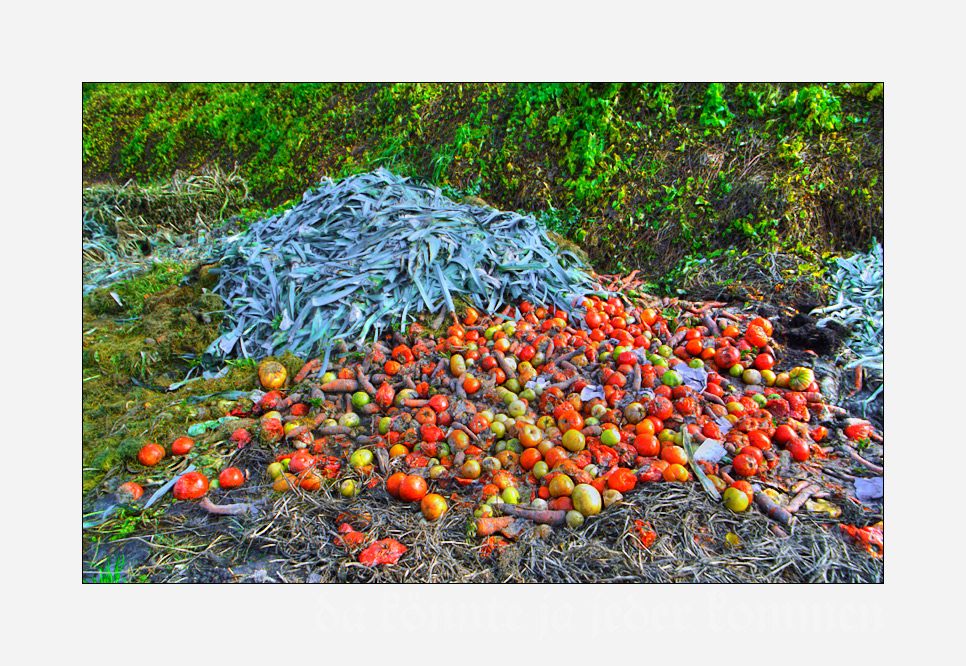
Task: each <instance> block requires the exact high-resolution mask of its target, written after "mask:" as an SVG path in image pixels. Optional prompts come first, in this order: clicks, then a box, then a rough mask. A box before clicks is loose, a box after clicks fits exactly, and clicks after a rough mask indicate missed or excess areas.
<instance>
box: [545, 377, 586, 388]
mask: <svg viewBox="0 0 966 666" xmlns="http://www.w3.org/2000/svg"><path fill="white" fill-rule="evenodd" d="M578 379H580V375H579V374H578V375H574V376H573V377H571V378H570V379H565V380H564V381H562V382H557V383H556V384H551V385H550V386H553V387H555V388H558V389H560V390H561V391H566V390H567V389H569V388H570V387H571V385H572V384H573V383H574V382H576V381H577V380H578Z"/></svg>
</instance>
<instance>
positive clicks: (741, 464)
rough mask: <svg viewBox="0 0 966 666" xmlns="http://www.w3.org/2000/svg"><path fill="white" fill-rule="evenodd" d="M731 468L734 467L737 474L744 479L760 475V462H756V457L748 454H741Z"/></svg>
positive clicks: (732, 462)
mask: <svg viewBox="0 0 966 666" xmlns="http://www.w3.org/2000/svg"><path fill="white" fill-rule="evenodd" d="M731 466H732V467H734V470H735V472H737V473H738V474H740V475H741V476H744V477H749V476H754V475H755V474H757V473H758V461H757V460H755V458H754V456H751V455H749V454H747V453H739V454H738V455H736V456H735V457H734V460H732V461H731Z"/></svg>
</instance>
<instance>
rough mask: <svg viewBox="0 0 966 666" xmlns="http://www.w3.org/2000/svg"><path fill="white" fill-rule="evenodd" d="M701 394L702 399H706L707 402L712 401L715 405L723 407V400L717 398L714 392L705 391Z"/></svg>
mask: <svg viewBox="0 0 966 666" xmlns="http://www.w3.org/2000/svg"><path fill="white" fill-rule="evenodd" d="M701 395H702V396H704V399H705V400H707V401H708V402H713V403H715V404H716V405H721V406H722V407H724V404H725V401H724V400H722V399H721V398H719V397H718V396H716V395H715V394H714V393H708V392H707V391H705V392H703V393H702V394H701Z"/></svg>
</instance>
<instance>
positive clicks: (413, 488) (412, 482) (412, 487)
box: [399, 474, 427, 502]
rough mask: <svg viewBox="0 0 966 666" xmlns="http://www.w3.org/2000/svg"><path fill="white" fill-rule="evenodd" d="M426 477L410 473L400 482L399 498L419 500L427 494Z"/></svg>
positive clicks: (410, 500) (406, 500)
mask: <svg viewBox="0 0 966 666" xmlns="http://www.w3.org/2000/svg"><path fill="white" fill-rule="evenodd" d="M426 491H427V486H426V479H424V478H423V477H421V476H416V475H415V474H409V475H407V476H406V478H404V479H403V480H402V482H401V483H400V484H399V499H401V500H403V501H405V502H418V501H420V500H421V499H423V498H424V497H425V496H426Z"/></svg>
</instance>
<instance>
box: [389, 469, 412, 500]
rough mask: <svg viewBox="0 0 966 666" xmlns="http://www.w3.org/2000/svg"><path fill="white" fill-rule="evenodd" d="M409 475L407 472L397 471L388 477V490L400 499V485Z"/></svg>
mask: <svg viewBox="0 0 966 666" xmlns="http://www.w3.org/2000/svg"><path fill="white" fill-rule="evenodd" d="M407 476H408V475H407V474H406V473H405V472H396V473H394V474H392V475H390V476H389V478H388V479H386V492H388V493H389V494H390V495H392V496H393V497H395V498H396V499H399V486H400V484H402V482H403V480H404V479H405V478H406V477H407Z"/></svg>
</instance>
